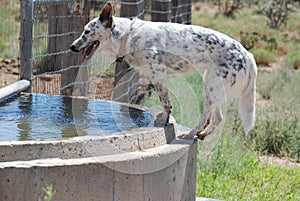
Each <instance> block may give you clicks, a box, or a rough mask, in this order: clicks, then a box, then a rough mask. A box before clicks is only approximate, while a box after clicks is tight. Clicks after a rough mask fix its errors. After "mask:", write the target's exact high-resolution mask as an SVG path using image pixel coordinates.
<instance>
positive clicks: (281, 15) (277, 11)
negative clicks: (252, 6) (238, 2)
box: [259, 0, 292, 29]
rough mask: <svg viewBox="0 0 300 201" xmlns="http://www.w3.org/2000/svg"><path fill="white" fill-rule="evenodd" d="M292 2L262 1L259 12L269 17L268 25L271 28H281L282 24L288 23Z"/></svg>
mask: <svg viewBox="0 0 300 201" xmlns="http://www.w3.org/2000/svg"><path fill="white" fill-rule="evenodd" d="M291 3H292V1H291V0H271V1H262V3H261V4H259V12H260V13H263V14H264V15H265V16H266V17H267V18H268V19H269V22H268V25H269V26H270V27H271V28H274V29H279V28H280V27H281V26H282V25H286V23H287V21H288V19H289V14H290V11H291V9H290V4H291Z"/></svg>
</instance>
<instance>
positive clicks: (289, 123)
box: [247, 107, 300, 161]
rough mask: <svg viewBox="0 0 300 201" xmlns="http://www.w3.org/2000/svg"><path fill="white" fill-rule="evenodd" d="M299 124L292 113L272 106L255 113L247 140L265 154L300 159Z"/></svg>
mask: <svg viewBox="0 0 300 201" xmlns="http://www.w3.org/2000/svg"><path fill="white" fill-rule="evenodd" d="M299 132H300V125H299V123H298V120H297V118H296V117H295V116H294V114H291V113H286V112H285V111H283V110H282V108H277V107H272V108H269V109H266V110H262V111H260V112H259V113H258V115H257V120H256V123H255V129H254V130H253V132H251V134H250V135H249V137H248V139H247V142H248V143H249V145H251V146H252V147H254V149H255V150H257V151H259V152H261V153H262V154H267V155H270V154H271V155H276V156H288V157H292V158H294V159H295V160H297V161H299V159H300V147H299V144H300V136H299Z"/></svg>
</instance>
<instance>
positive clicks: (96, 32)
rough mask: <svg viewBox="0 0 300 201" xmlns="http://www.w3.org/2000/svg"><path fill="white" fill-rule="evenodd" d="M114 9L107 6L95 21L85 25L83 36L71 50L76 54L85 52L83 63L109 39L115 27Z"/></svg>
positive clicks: (73, 44) (108, 4) (74, 43)
mask: <svg viewBox="0 0 300 201" xmlns="http://www.w3.org/2000/svg"><path fill="white" fill-rule="evenodd" d="M113 15H114V8H113V6H112V4H111V3H107V4H105V6H104V7H103V9H102V11H101V14H100V16H99V17H98V18H95V19H93V20H92V21H90V22H89V23H88V24H86V25H85V27H84V31H83V32H82V34H81V36H80V37H79V38H77V39H76V40H75V41H74V42H73V43H72V45H71V46H70V49H71V50H72V51H74V52H80V51H82V50H85V52H84V55H83V58H82V62H84V61H85V60H86V59H87V58H89V57H91V56H92V54H93V53H94V52H95V51H96V50H97V49H98V48H99V47H100V45H101V46H102V44H103V42H105V41H106V40H107V39H109V37H110V35H111V28H112V26H113Z"/></svg>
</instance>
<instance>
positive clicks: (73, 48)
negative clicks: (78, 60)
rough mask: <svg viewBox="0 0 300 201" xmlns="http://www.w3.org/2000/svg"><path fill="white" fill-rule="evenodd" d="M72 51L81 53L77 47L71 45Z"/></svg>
mask: <svg viewBox="0 0 300 201" xmlns="http://www.w3.org/2000/svg"><path fill="white" fill-rule="evenodd" d="M70 50H72V51H73V52H80V50H79V49H77V47H76V46H75V45H71V46H70Z"/></svg>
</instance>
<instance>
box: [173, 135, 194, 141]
mask: <svg viewBox="0 0 300 201" xmlns="http://www.w3.org/2000/svg"><path fill="white" fill-rule="evenodd" d="M177 138H178V139H186V140H191V139H194V138H195V135H194V134H191V133H189V134H182V135H178V136H177Z"/></svg>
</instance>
